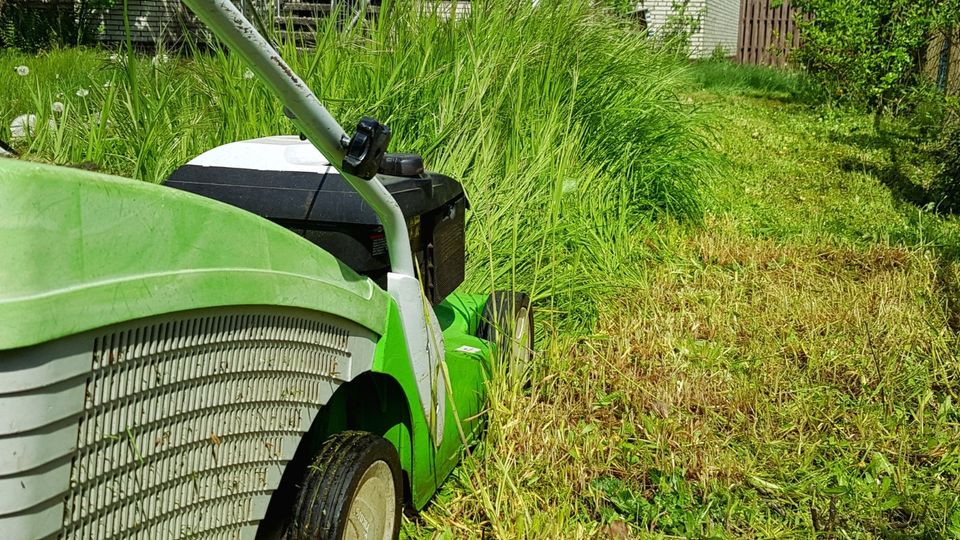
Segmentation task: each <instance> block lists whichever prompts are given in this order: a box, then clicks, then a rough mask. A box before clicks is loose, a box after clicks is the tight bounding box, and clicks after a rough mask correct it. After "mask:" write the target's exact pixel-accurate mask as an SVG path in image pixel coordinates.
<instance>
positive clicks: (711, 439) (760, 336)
mask: <svg viewBox="0 0 960 540" xmlns="http://www.w3.org/2000/svg"><path fill="white" fill-rule="evenodd" d="M541 4H542V5H549V3H545V2H541ZM504 7H505V4H501V5H500V9H502V8H504ZM561 8H562V9H561ZM490 9H491V10H492V11H491V12H490V13H491V18H489V19H487V20H486V22H484V21H483V20H481V19H470V20H468V21H463V22H461V23H443V24H441V23H440V22H439V21H427V22H425V23H418V24H417V25H412V24H411V25H409V26H403V27H401V28H399V29H398V28H388V29H384V30H383V34H382V35H380V34H376V35H370V34H355V35H348V36H342V35H337V34H336V33H335V32H333V31H332V29H327V30H326V31H325V33H323V34H322V35H321V39H325V40H328V41H327V42H326V45H327V46H325V47H324V48H323V49H322V50H323V51H324V52H323V53H318V54H304V55H301V56H297V55H296V54H295V53H294V52H293V51H292V50H288V51H286V52H287V53H288V57H290V58H292V59H293V62H294V64H295V66H296V67H297V69H298V70H300V71H302V72H304V73H305V74H306V75H307V76H308V78H309V79H310V80H311V82H312V83H313V84H314V88H315V89H317V91H318V93H319V94H320V95H321V96H322V97H323V99H324V100H326V101H327V102H328V103H329V104H331V107H332V108H333V109H334V111H335V113H337V114H338V115H339V116H341V117H343V118H347V119H349V118H356V117H357V116H358V115H359V114H361V113H368V112H373V113H374V114H375V115H377V116H380V117H381V118H383V119H385V120H387V122H388V123H390V125H391V126H392V127H394V130H395V132H396V133H397V134H398V137H399V139H398V143H397V146H395V148H397V149H404V150H407V149H409V150H416V151H421V152H423V153H425V154H426V155H427V157H428V162H429V163H431V164H433V165H434V166H436V167H437V168H438V169H441V170H444V171H447V172H451V173H453V174H455V175H458V176H461V177H462V178H464V180H465V182H466V185H467V189H468V191H470V193H471V197H472V198H473V203H474V209H473V211H472V214H471V222H470V224H469V225H468V226H469V227H470V232H469V238H468V244H469V245H468V248H469V249H470V252H471V254H472V260H471V269H470V272H471V282H470V283H469V284H468V286H470V287H473V288H474V289H475V290H484V289H487V288H491V287H494V286H503V285H505V284H507V285H509V284H511V283H515V284H516V286H517V287H519V288H527V289H530V290H532V291H533V292H534V293H535V296H536V298H537V300H538V307H539V308H540V310H539V312H538V319H539V327H538V353H537V356H536V359H535V362H534V365H533V367H532V369H531V371H530V372H529V373H525V374H517V373H512V374H509V373H502V374H501V375H502V376H501V377H499V378H498V379H497V380H496V381H495V382H494V383H493V385H492V388H491V391H492V402H491V407H490V409H489V411H488V418H489V424H488V425H489V428H488V430H487V432H486V436H485V439H484V440H483V441H482V442H481V443H480V445H479V446H477V447H475V448H473V449H472V450H471V451H470V452H469V454H468V455H466V456H465V461H464V464H463V466H461V467H459V468H458V469H457V470H456V471H455V473H454V475H453V477H452V478H451V479H450V481H449V482H448V483H447V484H446V485H445V486H444V487H443V489H442V491H441V493H440V494H439V495H438V497H437V498H436V500H435V501H434V502H433V503H432V504H431V505H430V506H428V507H427V508H426V509H425V511H424V512H422V513H421V514H419V515H418V516H416V517H413V518H411V519H408V520H407V521H405V523H404V534H405V535H407V536H411V537H420V538H432V537H445V538H482V537H497V538H631V537H695V538H696V537H718V538H723V537H727V538H743V537H747V538H770V537H798V538H807V537H816V536H822V537H836V538H845V537H850V538H874V537H896V536H904V537H928V538H949V537H957V536H960V495H958V493H960V480H958V467H960V443H958V440H960V432H958V431H960V411H958V409H957V407H958V405H957V404H958V403H960V380H958V377H960V370H958V358H957V354H958V350H960V343H958V340H957V334H956V329H957V328H958V327H960V324H958V322H960V317H958V315H957V314H958V309H957V307H956V306H957V304H956V301H957V299H958V298H957V291H958V290H960V287H958V285H957V283H958V266H957V259H956V256H957V255H956V254H957V253H958V250H957V247H958V241H957V239H958V236H960V232H958V231H960V227H958V224H957V221H956V219H955V218H950V217H947V216H940V215H937V214H936V213H935V212H933V211H932V210H934V209H935V205H934V206H933V207H929V206H928V205H926V204H914V203H915V202H918V201H915V200H908V199H909V197H905V192H904V189H903V186H904V185H905V182H904V180H908V181H909V182H906V184H910V183H913V184H916V185H926V184H927V183H929V182H928V180H929V178H931V177H932V176H933V175H934V174H935V172H936V171H935V169H936V164H935V163H930V162H929V161H927V160H925V159H924V158H923V156H922V154H920V153H915V154H914V153H909V152H907V153H903V152H899V153H898V152H895V153H891V151H890V144H888V143H890V141H889V140H886V139H885V140H878V139H877V138H876V137H873V136H872V135H871V134H870V130H869V128H870V125H871V119H870V118H868V117H864V116H860V115H857V114H853V113H848V112H844V111H835V110H831V109H829V108H825V107H816V108H815V107H812V106H811V105H809V104H803V103H798V102H797V98H798V96H800V94H801V88H802V81H801V82H798V79H797V78H796V77H794V76H783V75H782V74H778V73H774V72H770V71H765V70H754V69H752V68H751V69H748V70H740V69H739V68H736V67H731V66H729V65H727V64H710V65H703V64H701V65H696V66H693V67H688V66H686V65H685V64H684V63H682V62H677V61H676V60H675V59H672V58H670V57H668V56H665V55H662V54H661V53H660V52H659V51H656V50H654V49H651V48H650V47H649V46H648V45H647V44H646V43H645V42H644V41H643V39H642V36H638V35H634V34H633V33H632V32H631V31H630V30H629V29H628V28H624V27H622V26H620V25H619V23H617V22H616V21H611V20H609V19H606V18H603V17H600V16H599V15H597V14H596V13H595V12H592V11H590V10H589V9H587V7H586V4H585V3H579V2H570V3H566V4H564V3H556V4H553V9H555V10H556V11H547V12H543V13H546V15H545V16H539V17H533V13H532V12H529V11H524V10H525V9H526V8H520V7H515V8H513V9H514V10H513V11H498V7H497V6H496V5H492V6H491V7H490ZM571 21H573V22H571ZM407 22H408V23H409V22H410V21H407ZM398 24H399V23H398ZM398 31H399V34H398V33H397V32H398ZM397 36H399V38H398V37H397ZM464 36H469V37H470V39H468V38H466V37H464ZM394 38H397V39H400V40H401V41H400V42H399V44H398V42H394V41H390V39H394ZM378 40H379V41H378ZM109 54H110V52H109V51H55V52H52V53H49V54H48V55H46V56H44V57H40V58H36V57H22V56H18V55H13V54H11V53H3V56H2V57H0V60H2V62H0V69H2V70H3V71H2V72H3V73H12V68H13V66H15V65H19V64H20V63H24V64H29V65H31V67H34V71H33V73H35V74H40V73H48V75H44V76H43V78H42V79H40V80H39V81H37V80H30V79H27V78H17V77H16V76H13V77H9V78H8V77H2V78H0V92H2V93H3V96H4V99H3V100H0V103H6V105H4V106H5V107H7V108H6V109H3V111H4V114H5V115H6V116H10V115H12V114H14V113H16V114H19V113H21V112H32V111H36V112H38V114H41V115H52V114H53V113H52V112H49V111H48V112H44V110H45V109H43V107H45V106H46V105H45V104H46V103H47V102H52V101H55V100H58V99H61V100H63V101H65V102H66V105H67V107H68V109H69V110H70V111H73V113H65V114H67V115H70V114H72V116H69V117H68V119H66V120H60V122H59V123H58V128H57V130H55V131H53V132H47V133H45V134H43V135H38V137H36V138H35V139H34V140H32V141H24V142H20V143H18V148H20V149H21V150H24V151H26V153H27V157H28V158H31V159H43V160H49V161H54V162H59V163H72V164H77V163H83V162H90V163H92V164H96V165H97V166H100V167H103V168H105V169H106V170H109V171H111V172H118V173H124V174H128V175H133V176H136V177H138V178H141V179H144V180H147V181H160V180H162V178H164V177H165V175H166V174H168V173H169V171H171V170H172V169H173V168H174V167H176V166H178V165H179V164H181V163H183V162H184V161H186V160H187V159H189V158H190V157H192V156H193V155H195V154H197V153H199V152H201V151H203V150H205V149H207V148H209V147H211V146H215V145H216V144H221V143H223V142H227V141H230V140H235V139H239V138H247V137H253V136H260V135H267V134H274V133H278V132H289V131H290V125H289V124H288V123H287V121H286V120H285V119H283V117H282V115H280V114H278V113H279V106H278V105H277V104H276V102H275V101H273V100H272V99H270V98H269V96H267V95H266V94H265V93H264V92H263V91H262V88H261V87H259V86H258V85H257V84H256V82H255V81H249V80H247V79H245V78H244V77H243V73H244V68H243V65H242V64H241V63H240V62H239V61H238V60H237V59H235V58H232V57H230V56H227V55H222V54H219V53H218V52H217V51H214V52H213V53H211V54H210V55H208V56H203V57H200V58H198V59H195V60H190V59H188V58H177V57H174V58H172V59H171V60H170V61H169V62H164V61H163V60H162V57H160V58H159V59H158V60H157V62H153V61H151V58H140V57H135V58H134V60H132V61H131V60H130V59H124V58H123V57H120V58H119V59H118V60H116V61H111V60H110V59H109ZM91 58H92V60H91ZM54 59H56V62H60V63H69V62H77V65H84V66H86V65H87V64H81V62H90V66H91V67H89V69H88V71H87V72H86V73H83V74H79V73H77V72H76V71H75V70H70V69H69V68H67V67H64V68H62V69H63V70H65V71H64V73H60V69H59V68H58V69H48V68H46V67H42V66H43V65H44V62H46V61H50V62H54ZM37 66H40V67H37ZM56 74H60V75H61V78H60V79H56V77H55V75H56ZM50 77H53V79H51V78H50ZM27 81H29V83H28V84H24V83H25V82H27ZM38 82H39V84H37V83H38ZM105 84H106V86H104V85H105ZM15 85H21V86H16V87H15ZM75 86H76V87H80V86H82V87H84V88H89V89H91V94H90V95H88V96H86V97H83V98H81V97H80V96H76V95H75V90H72V89H73V88H74V87H75ZM24 88H26V89H28V90H29V91H28V90H24ZM364 89H366V90H368V91H367V92H363V91H362V90H364ZM61 94H62V95H61ZM18 96H19V97H18ZM134 96H139V97H134ZM801 97H802V96H801ZM26 107H34V108H33V109H29V108H26ZM91 118H92V119H94V121H92V122H91ZM5 119H6V118H5ZM711 119H712V120H711ZM707 120H710V121H709V122H708V123H707V122H706V121H707ZM41 125H45V124H41ZM890 127H891V129H893V128H898V129H899V127H898V126H897V125H894V124H891V126H890ZM895 141H898V142H896V146H897V148H901V147H911V143H910V141H909V140H908V139H903V138H895ZM715 170H716V171H719V175H716V174H714V171H715Z"/></svg>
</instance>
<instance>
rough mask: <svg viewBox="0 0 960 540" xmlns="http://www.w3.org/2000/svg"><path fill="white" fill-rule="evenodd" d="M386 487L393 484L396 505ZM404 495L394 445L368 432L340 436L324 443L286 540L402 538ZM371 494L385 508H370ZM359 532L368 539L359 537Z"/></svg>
mask: <svg viewBox="0 0 960 540" xmlns="http://www.w3.org/2000/svg"><path fill="white" fill-rule="evenodd" d="M384 465H386V467H387V468H389V474H387V473H386V472H385V469H384V468H383V466H384ZM371 474H372V475H373V476H370V475H371ZM361 481H363V486H361ZM371 482H373V484H371ZM385 482H392V488H393V500H392V501H390V500H389V492H388V490H386V487H389V486H386V485H385ZM361 488H363V489H362V490H361ZM385 491H386V492H385ZM402 493H403V483H402V480H401V474H400V457H399V456H398V455H397V450H396V448H394V447H393V445H392V444H390V442H389V441H387V440H386V439H384V438H383V437H378V436H376V435H374V434H372V433H366V432H363V431H344V432H342V433H337V434H336V435H333V436H332V437H330V438H329V439H327V440H326V442H324V443H323V446H322V447H321V449H320V452H319V453H318V454H317V457H316V458H315V459H314V460H313V463H312V464H311V465H310V466H309V467H307V470H306V473H305V474H304V478H303V482H302V483H301V484H300V487H299V490H298V493H297V496H296V499H295V501H294V505H293V514H292V516H291V520H290V523H289V524H288V526H287V528H286V534H285V535H284V538H286V539H288V540H318V539H319V540H340V539H342V538H369V539H374V540H392V539H395V538H397V537H399V535H400V520H401V514H400V498H401V496H402ZM369 494H373V497H374V499H378V498H381V497H382V498H383V500H382V501H380V502H382V503H383V505H382V507H380V508H375V506H378V505H372V506H371V505H370V504H365V503H368V502H370V500H369V497H366V496H367V495H369ZM375 502H377V501H375ZM391 502H392V506H391ZM355 503H356V504H355ZM391 512H392V515H390V514H391ZM371 528H372V530H371ZM358 530H359V532H361V533H363V534H359V535H356V534H354V533H356V532H357V531H358Z"/></svg>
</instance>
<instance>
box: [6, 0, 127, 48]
mask: <svg viewBox="0 0 960 540" xmlns="http://www.w3.org/2000/svg"><path fill="white" fill-rule="evenodd" d="M115 1H116V0H76V1H71V2H36V1H32V0H0V47H10V48H15V49H19V50H21V51H31V52H33V51H38V50H42V49H47V48H50V47H65V46H71V45H89V44H92V43H93V42H94V40H95V38H96V32H97V30H98V28H97V26H98V24H97V23H98V19H97V17H96V15H97V13H98V12H99V11H101V10H103V9H105V8H108V7H110V6H112V5H113V4H114V3H115Z"/></svg>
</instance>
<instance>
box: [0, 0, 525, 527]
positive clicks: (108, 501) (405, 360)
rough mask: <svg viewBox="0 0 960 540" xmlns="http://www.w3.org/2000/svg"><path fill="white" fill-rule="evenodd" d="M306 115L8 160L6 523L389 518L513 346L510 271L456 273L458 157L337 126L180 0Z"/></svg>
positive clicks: (519, 335)
mask: <svg viewBox="0 0 960 540" xmlns="http://www.w3.org/2000/svg"><path fill="white" fill-rule="evenodd" d="M186 4H187V5H188V6H189V7H190V8H192V9H193V10H194V12H195V13H196V14H197V16H198V18H199V19H200V20H201V21H202V22H204V23H205V24H207V25H208V26H209V27H210V28H211V29H212V30H213V31H214V33H215V34H216V35H217V36H218V37H219V38H220V39H221V40H222V41H223V42H224V43H226V44H227V46H228V47H229V48H230V49H231V50H232V51H233V52H234V53H235V54H239V55H241V56H242V57H243V58H244V59H245V60H246V61H247V63H248V64H249V67H250V69H252V70H253V71H254V72H255V73H256V74H257V75H258V76H259V77H260V79H261V80H262V81H263V82H264V83H266V84H267V85H268V86H269V87H270V88H271V89H272V91H273V92H274V93H275V94H276V95H277V96H278V97H279V98H280V100H281V101H282V103H283V105H284V106H285V108H286V110H287V111H288V112H289V113H290V116H291V117H292V118H294V124H295V125H296V126H297V127H298V128H299V129H300V131H301V132H302V133H303V135H304V136H305V139H306V141H304V140H301V139H300V138H299V137H296V136H293V137H268V138H264V139H257V140H253V141H241V142H236V143H231V144H227V145H225V146H222V147H219V148H216V149H213V150H211V151H208V152H206V153H204V154H202V155H200V156H198V157H197V158H196V159H194V160H193V161H191V162H190V163H188V164H186V165H185V166H184V167H182V168H180V169H178V170H177V171H176V172H175V173H174V174H173V175H172V176H171V178H170V179H169V181H168V182H167V184H166V185H164V186H157V185H151V184H146V183H143V182H137V181H133V180H127V179H122V178H115V177H110V176H106V175H102V174H98V173H95V172H90V171H82V170H76V169H69V168H62V167H54V166H50V165H43V164H35V163H28V162H24V161H20V160H15V159H10V158H2V159H0V200H2V201H3V203H2V204H3V212H2V213H0V261H2V262H3V264H2V265H0V372H2V374H0V530H2V531H4V533H5V534H6V536H7V537H11V538H16V539H20V538H54V537H59V538H69V539H73V538H76V539H90V538H144V539H154V538H179V537H203V538H287V539H291V540H293V539H307V538H311V539H313V538H335V539H339V538H364V539H390V538H396V537H397V536H398V534H399V527H400V521H401V512H402V509H403V508H404V507H406V508H407V509H410V510H414V511H415V510H419V509H421V508H422V507H423V506H424V505H426V504H427V502H428V501H429V500H430V498H431V497H432V496H433V495H434V493H435V491H436V490H437V488H438V486H439V485H440V484H441V482H442V481H443V480H444V479H445V478H446V477H447V476H448V475H449V474H450V472H451V471H452V469H453V468H454V466H455V465H456V464H457V463H458V462H459V460H460V458H461V456H462V455H463V454H464V451H465V448H466V447H468V446H469V445H470V444H472V443H473V442H474V441H475V440H476V438H477V436H478V435H479V433H480V430H481V429H482V418H483V410H484V408H485V402H486V383H487V381H488V380H489V377H490V376H491V374H492V373H493V372H494V371H496V370H494V367H495V365H494V362H497V361H503V362H512V361H518V362H520V361H524V360H526V359H527V358H528V357H529V355H530V354H531V351H532V346H533V341H532V331H533V318H532V311H531V307H530V302H529V299H528V298H527V296H526V295H524V294H522V293H514V292H502V291H501V292H494V293H492V294H483V295H479V294H466V293H461V292H457V291H456V289H457V288H458V286H459V285H460V284H461V282H462V281H463V279H464V258H465V256H464V227H465V221H464V214H465V212H466V211H467V200H466V198H465V195H464V192H463V189H462V188H461V186H460V184H459V183H457V182H456V181H455V180H453V179H451V178H448V177H446V176H443V175H441V174H436V173H432V172H428V171H426V170H425V169H424V166H423V160H422V159H421V158H420V157H418V156H416V155H410V154H389V153H387V146H388V143H389V140H390V130H389V129H388V128H387V127H386V126H384V125H382V124H380V123H379V122H377V121H375V120H373V119H370V118H364V119H363V120H362V121H361V122H360V123H359V124H358V126H357V128H356V130H355V133H354V134H353V135H347V134H346V133H345V132H344V131H343V129H342V128H341V127H340V126H339V125H338V124H337V122H336V121H335V120H334V119H333V118H332V117H331V115H330V114H329V113H328V112H327V111H326V109H324V108H323V106H322V105H321V104H320V102H319V101H318V100H317V98H316V97H315V96H314V94H313V93H312V92H311V91H310V89H309V88H308V87H307V85H306V84H305V83H304V82H303V81H302V80H301V79H300V78H299V77H298V76H297V75H296V74H295V73H294V72H293V71H292V70H291V69H290V68H289V67H288V66H287V65H286V64H285V63H284V61H283V60H282V59H281V58H280V55H279V54H278V53H277V52H276V51H275V49H274V48H272V47H271V46H270V45H269V44H268V43H267V42H266V41H265V40H264V38H263V37H262V36H261V35H260V34H259V33H258V32H257V31H256V30H255V29H254V27H253V26H251V25H250V23H249V22H248V21H247V20H246V19H245V18H244V17H243V15H242V14H241V13H240V12H239V11H238V10H237V9H236V8H235V7H234V6H233V4H232V3H231V2H230V1H229V0H212V1H211V0H187V1H186Z"/></svg>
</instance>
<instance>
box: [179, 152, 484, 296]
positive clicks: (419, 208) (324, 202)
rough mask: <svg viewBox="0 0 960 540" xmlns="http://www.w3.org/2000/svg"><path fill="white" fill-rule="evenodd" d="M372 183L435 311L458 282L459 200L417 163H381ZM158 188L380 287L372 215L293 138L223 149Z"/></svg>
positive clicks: (390, 159) (382, 241)
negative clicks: (395, 208)
mask: <svg viewBox="0 0 960 540" xmlns="http://www.w3.org/2000/svg"><path fill="white" fill-rule="evenodd" d="M379 178H380V179H381V181H382V182H383V185H384V187H386V188H387V190H388V191H389V192H390V194H391V195H393V197H394V199H396V201H397V203H398V204H399V205H400V208H401V210H402V211H403V215H404V217H405V218H406V222H407V231H408V232H409V236H410V244H411V249H412V250H413V253H414V255H415V257H416V259H417V261H418V265H419V272H420V279H421V282H422V283H423V287H424V291H425V293H426V295H427V298H428V299H429V300H430V301H431V302H432V303H433V304H434V305H436V304H439V303H440V302H442V301H443V299H444V298H446V297H447V295H448V294H450V293H451V292H453V290H454V289H456V288H457V286H459V285H460V283H462V282H463V278H464V213H465V210H466V207H467V200H466V197H465V196H464V193H463V188H462V187H461V185H460V183H459V182H457V181H456V180H454V179H452V178H449V177H447V176H444V175H442V174H437V173H433V172H427V171H425V170H424V167H423V160H422V159H421V158H420V156H417V155H413V154H388V155H387V156H386V157H385V159H384V162H383V165H382V166H381V168H380V174H379ZM166 185H167V186H169V187H173V188H177V189H180V190H183V191H189V192H191V193H196V194H198V195H203V196H205V197H208V198H211V199H216V200H218V201H221V202H224V203H227V204H230V205H232V206H236V207H239V208H242V209H244V210H247V211H248V212H252V213H254V214H256V215H258V216H261V217H264V218H266V219H269V220H270V221H273V222H274V223H277V224H278V225H282V226H283V227H286V228H287V229H290V230H291V231H293V232H295V233H297V234H299V235H300V236H302V237H304V238H306V239H307V240H309V241H311V242H313V243H314V244H316V245H318V246H320V247H321V248H323V249H324V250H326V251H327V252H329V253H330V254H332V255H334V256H335V257H336V258H337V259H339V260H341V261H343V262H344V263H345V264H347V265H348V266H350V268H352V269H353V270H354V271H355V272H357V273H359V274H361V275H364V276H367V277H369V278H371V279H372V280H374V281H375V282H376V283H377V284H378V285H380V286H381V287H383V288H386V281H387V272H388V271H389V269H390V259H389V256H388V253H387V242H386V237H385V235H384V230H383V225H382V224H381V223H380V219H379V218H378V217H377V215H376V213H374V211H373V209H372V208H371V207H370V206H369V205H368V204H367V203H366V202H364V201H363V199H362V198H361V197H360V195H359V194H357V192H356V191H355V190H354V189H352V188H351V187H350V185H349V184H348V183H347V181H346V180H345V179H344V178H343V177H342V176H341V175H340V173H339V172H337V169H336V168H334V167H333V166H332V165H331V164H330V163H329V162H328V161H327V159H326V158H324V157H323V155H322V154H320V152H319V151H318V150H317V149H316V148H315V147H314V146H313V145H312V144H311V143H309V142H307V141H302V140H300V138H299V137H296V136H276V137H265V138H262V139H254V140H248V141H240V142H235V143H230V144H226V145H223V146H220V147H217V148H214V149H213V150H210V151H208V152H205V153H203V154H201V155H200V156H198V157H196V158H195V159H193V160H192V161H190V162H189V163H187V164H186V165H184V166H183V167H180V168H179V169H177V170H176V171H175V172H174V173H173V174H172V175H171V176H170V179H169V180H167V182H166Z"/></svg>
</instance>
